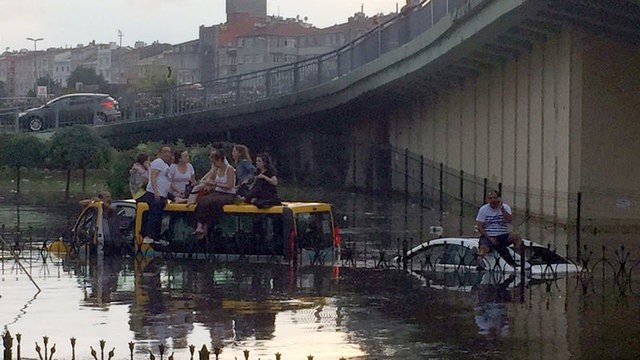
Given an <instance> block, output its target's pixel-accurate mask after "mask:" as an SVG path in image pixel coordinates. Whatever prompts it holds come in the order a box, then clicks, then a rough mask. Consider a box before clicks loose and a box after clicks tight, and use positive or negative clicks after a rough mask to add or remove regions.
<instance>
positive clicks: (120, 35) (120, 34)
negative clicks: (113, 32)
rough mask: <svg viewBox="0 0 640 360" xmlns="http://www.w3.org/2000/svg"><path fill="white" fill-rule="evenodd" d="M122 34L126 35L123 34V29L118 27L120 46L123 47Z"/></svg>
mask: <svg viewBox="0 0 640 360" xmlns="http://www.w3.org/2000/svg"><path fill="white" fill-rule="evenodd" d="M122 36H124V35H123V34H122V30H120V29H118V37H119V38H120V47H122Z"/></svg>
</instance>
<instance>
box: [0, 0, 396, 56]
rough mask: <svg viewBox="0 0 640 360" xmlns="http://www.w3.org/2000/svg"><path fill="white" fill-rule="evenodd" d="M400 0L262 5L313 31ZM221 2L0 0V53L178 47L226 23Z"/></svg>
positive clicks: (281, 0)
mask: <svg viewBox="0 0 640 360" xmlns="http://www.w3.org/2000/svg"><path fill="white" fill-rule="evenodd" d="M396 3H399V5H400V6H401V5H402V4H404V0H267V13H268V14H269V15H280V16H282V17H296V15H300V17H301V18H304V17H305V16H306V17H308V22H310V23H312V24H313V25H315V26H316V27H327V26H331V25H334V24H338V23H342V22H345V21H346V20H347V18H348V17H349V16H352V15H353V14H354V13H355V12H357V11H359V10H360V7H361V6H362V5H363V4H364V12H365V13H366V14H367V15H369V16H371V15H374V14H376V13H380V12H382V13H385V14H387V13H390V12H394V11H395V10H396ZM225 20H226V15H225V0H0V53H1V52H3V51H4V50H5V49H6V48H7V47H8V48H9V49H10V50H20V49H23V48H26V49H30V50H31V49H33V45H34V42H33V41H30V40H26V38H28V37H30V38H43V39H44V40H41V41H38V42H37V48H38V50H40V49H45V48H49V47H73V46H76V45H77V44H87V43H89V42H91V41H92V40H95V41H96V42H98V43H108V42H111V41H114V42H116V43H118V42H119V38H118V29H120V30H121V31H122V33H123V38H122V45H123V46H126V45H131V46H133V44H134V42H135V41H138V40H141V41H144V42H146V43H152V42H153V41H156V40H158V41H160V42H163V43H170V44H177V43H181V42H184V41H188V40H193V39H196V38H197V37H198V27H199V26H200V25H205V26H211V25H215V24H220V23H223V22H225Z"/></svg>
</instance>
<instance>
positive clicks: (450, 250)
mask: <svg viewBox="0 0 640 360" xmlns="http://www.w3.org/2000/svg"><path fill="white" fill-rule="evenodd" d="M478 243H479V240H478V238H462V237H460V238H458V237H449V238H438V239H434V240H430V241H427V242H424V243H422V244H420V245H418V246H416V247H414V248H412V249H411V250H409V251H407V254H406V256H405V257H404V258H403V257H397V258H396V259H395V262H396V263H398V264H400V265H402V264H403V263H404V262H406V263H407V268H408V270H411V271H412V272H415V271H429V272H431V271H435V272H458V273H460V272H467V271H468V272H477V271H478V270H477V267H478V265H481V266H482V267H483V268H484V269H485V271H490V272H502V273H516V272H520V268H519V266H517V267H516V268H514V267H512V266H511V265H509V264H508V263H507V262H506V261H505V260H504V259H503V258H502V257H500V255H499V254H498V253H497V252H495V251H492V252H490V253H489V254H487V255H485V256H484V257H480V258H478ZM523 243H524V246H525V251H524V260H525V261H524V269H525V274H526V275H527V277H529V278H532V279H549V278H556V277H558V275H563V274H567V273H576V272H580V271H581V267H580V266H578V265H576V264H574V263H573V262H571V261H569V260H567V259H566V258H564V257H562V256H560V255H558V254H556V253H555V252H554V251H552V250H551V249H549V248H547V247H546V246H543V245H541V244H538V243H535V242H532V241H529V240H523ZM508 251H509V253H510V254H511V256H512V257H513V259H514V260H515V262H516V264H518V265H519V264H521V258H520V254H518V253H517V252H516V251H515V249H514V248H513V246H510V247H509V248H508Z"/></svg>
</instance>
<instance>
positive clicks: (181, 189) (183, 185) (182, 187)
mask: <svg viewBox="0 0 640 360" xmlns="http://www.w3.org/2000/svg"><path fill="white" fill-rule="evenodd" d="M169 176H170V177H171V193H172V194H173V195H174V196H175V197H176V198H183V199H186V198H188V197H189V193H190V192H191V187H192V186H193V185H195V183H196V171H195V170H194V169H193V165H191V163H190V162H189V153H188V152H187V151H186V150H185V151H176V152H175V153H174V154H173V164H171V166H169Z"/></svg>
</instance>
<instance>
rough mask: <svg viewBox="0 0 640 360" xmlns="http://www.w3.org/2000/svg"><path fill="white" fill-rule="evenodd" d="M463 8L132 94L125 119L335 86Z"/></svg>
mask: <svg viewBox="0 0 640 360" xmlns="http://www.w3.org/2000/svg"><path fill="white" fill-rule="evenodd" d="M464 3H465V0H430V1H424V2H423V3H421V4H420V5H419V6H416V7H413V8H411V7H407V8H403V10H402V11H401V12H400V13H399V14H398V15H397V16H394V17H393V18H391V19H389V20H387V21H386V22H380V23H379V24H378V26H376V27H375V28H373V29H371V30H369V31H368V32H366V33H365V34H363V35H362V36H360V37H359V38H357V39H355V40H353V41H352V42H350V43H349V44H346V45H344V46H342V47H341V48H338V49H336V50H334V51H331V52H329V53H326V54H322V55H318V56H315V57H311V58H308V59H304V60H301V61H297V62H293V63H287V64H283V65H280V66H277V67H273V68H269V69H265V70H260V71H255V72H251V73H245V74H239V75H234V76H229V77H224V78H220V79H215V80H211V81H207V82H202V83H198V84H189V85H179V86H176V87H172V88H168V89H165V90H162V91H157V92H139V93H128V94H126V95H124V96H122V97H121V98H119V99H118V101H119V103H120V110H121V112H122V118H123V119H124V120H126V121H138V120H151V119H154V118H161V117H167V116H173V115H179V114H184V113H190V112H198V111H205V110H211V109H220V108H226V107H232V106H238V105H242V104H248V103H252V102H256V101H260V100H264V99H269V98H274V97H277V96H282V95H287V94H293V93H296V92H298V91H302V90H305V89H309V88H312V87H314V86H318V85H321V84H324V83H328V82H331V81H333V80H335V79H337V78H339V77H341V76H344V75H346V74H349V73H350V72H352V71H354V70H355V69H357V68H359V67H361V66H363V65H364V64H367V63H370V62H371V61H374V60H376V59H378V58H380V57H381V56H382V55H383V54H386V53H388V52H390V51H392V50H394V49H397V48H399V47H400V46H402V45H404V44H406V43H408V42H409V41H411V40H413V39H414V38H416V37H417V36H419V35H420V34H422V33H424V32H425V31H428V30H429V29H431V28H432V27H433V25H434V24H435V23H437V22H438V21H439V20H441V19H442V18H443V17H445V16H446V15H447V14H448V13H451V12H454V11H456V9H458V8H459V7H460V6H461V5H462V4H464ZM7 113H8V112H7ZM17 118H18V116H17V112H15V111H14V112H13V114H6V116H5V117H4V118H2V117H0V126H2V127H1V130H2V131H9V130H10V129H18V126H17ZM11 121H13V125H12V123H11ZM5 123H7V124H6V126H4V124H5Z"/></svg>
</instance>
